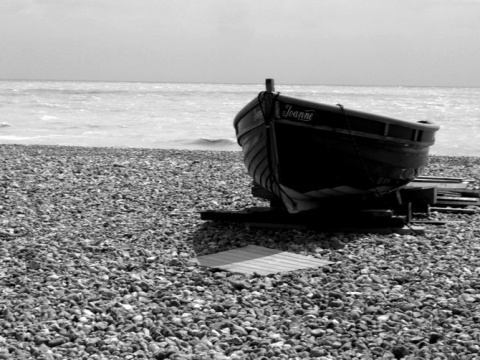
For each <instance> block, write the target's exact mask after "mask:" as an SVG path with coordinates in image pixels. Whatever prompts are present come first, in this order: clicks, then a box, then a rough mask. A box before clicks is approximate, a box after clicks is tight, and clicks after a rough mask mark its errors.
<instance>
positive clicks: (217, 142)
mask: <svg viewBox="0 0 480 360" xmlns="http://www.w3.org/2000/svg"><path fill="white" fill-rule="evenodd" d="M191 143H192V144H194V145H205V146H215V147H217V146H218V147H221V146H232V145H234V144H236V143H237V142H236V141H235V140H232V139H209V138H200V139H197V140H193V141H192V142H191Z"/></svg>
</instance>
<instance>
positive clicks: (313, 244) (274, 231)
mask: <svg viewBox="0 0 480 360" xmlns="http://www.w3.org/2000/svg"><path fill="white" fill-rule="evenodd" d="M364 235H365V234H357V233H339V232H320V231H315V230H306V229H289V228H262V227H257V226H248V225H245V224H242V223H230V222H223V221H205V222H203V223H202V224H200V225H198V226H197V228H196V229H195V230H194V232H193V233H192V235H191V236H190V238H189V239H188V243H189V244H191V246H192V249H193V250H194V251H195V254H196V255H197V256H202V255H209V254H215V253H218V252H222V251H227V250H232V249H236V248H242V247H246V246H249V245H257V246H263V247H266V248H270V249H277V250H281V251H291V252H298V253H299V252H302V253H303V254H304V255H311V256H315V255H316V254H321V253H322V252H323V251H324V250H325V251H326V250H342V249H343V248H344V247H345V245H346V244H348V243H352V242H356V241H357V240H359V239H361V238H362V237H364Z"/></svg>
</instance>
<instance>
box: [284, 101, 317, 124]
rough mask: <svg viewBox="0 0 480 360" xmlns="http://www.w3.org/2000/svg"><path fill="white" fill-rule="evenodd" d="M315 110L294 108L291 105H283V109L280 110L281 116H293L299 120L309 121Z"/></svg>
mask: <svg viewBox="0 0 480 360" xmlns="http://www.w3.org/2000/svg"><path fill="white" fill-rule="evenodd" d="M314 113H315V110H303V111H299V110H295V109H294V108H293V107H292V105H290V104H287V105H285V110H284V111H282V117H284V118H293V119H296V120H301V121H311V120H312V119H313V114H314Z"/></svg>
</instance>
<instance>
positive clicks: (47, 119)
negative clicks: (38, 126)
mask: <svg viewBox="0 0 480 360" xmlns="http://www.w3.org/2000/svg"><path fill="white" fill-rule="evenodd" d="M40 120H43V121H52V120H58V118H57V117H56V116H51V115H43V116H42V117H41V118H40Z"/></svg>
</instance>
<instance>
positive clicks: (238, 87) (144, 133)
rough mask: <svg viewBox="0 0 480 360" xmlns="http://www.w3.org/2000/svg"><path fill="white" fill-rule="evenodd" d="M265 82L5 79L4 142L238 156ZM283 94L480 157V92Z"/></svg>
mask: <svg viewBox="0 0 480 360" xmlns="http://www.w3.org/2000/svg"><path fill="white" fill-rule="evenodd" d="M264 89H265V86H264V84H205V83H154V82H151V83H147V82H84V81H0V144H27V145H32V144H34V145H68V146H88V147H117V148H154V149H155V148H156V149H190V150H220V151H221V150H229V151H230V150H233V151H238V150H240V147H239V146H238V144H237V143H236V140H235V130H234V128H233V119H234V117H235V115H236V114H237V113H238V112H239V111H240V110H241V109H242V107H243V106H245V105H246V104H247V103H248V102H249V101H250V100H252V99H253V98H255V97H256V96H257V95H258V93H259V92H260V91H263V90H264ZM276 91H279V92H281V93H282V94H284V95H288V96H293V97H298V98H301V99H305V100H313V101H316V102H321V103H324V104H332V105H336V104H342V105H343V106H344V108H345V109H347V110H348V109H355V110H361V111H366V112H371V113H375V114H379V115H385V116H389V117H394V118H398V119H402V120H407V121H412V122H416V121H420V120H428V121H430V122H433V123H436V124H438V125H440V130H439V131H438V133H437V138H436V143H435V145H434V146H433V147H432V148H431V150H430V153H431V154H435V155H449V156H479V154H480V88H468V87H407V86H333V85H287V84H278V83H277V84H276Z"/></svg>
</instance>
